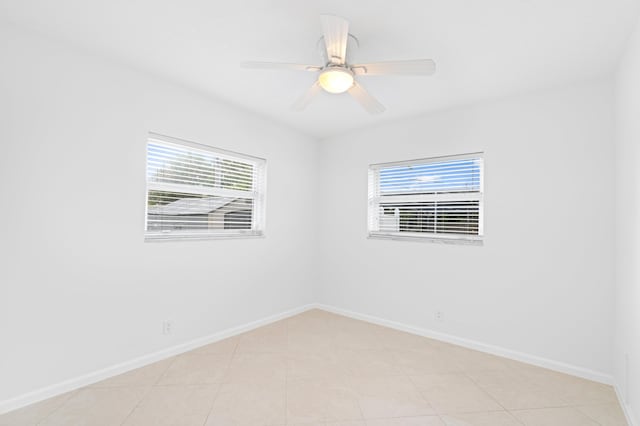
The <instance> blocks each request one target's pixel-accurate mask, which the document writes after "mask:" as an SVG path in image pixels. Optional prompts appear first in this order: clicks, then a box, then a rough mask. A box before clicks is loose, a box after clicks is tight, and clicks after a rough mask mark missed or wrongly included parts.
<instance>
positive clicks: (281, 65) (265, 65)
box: [240, 61, 322, 71]
mask: <svg viewBox="0 0 640 426" xmlns="http://www.w3.org/2000/svg"><path fill="white" fill-rule="evenodd" d="M240 66H241V67H242V68H254V69H274V70H275V69H279V70H280V69H281V70H291V71H320V70H321V69H322V67H319V66H316V65H305V64H289V63H285V62H256V61H249V62H242V63H241V64H240Z"/></svg>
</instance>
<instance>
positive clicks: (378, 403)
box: [0, 310, 627, 426]
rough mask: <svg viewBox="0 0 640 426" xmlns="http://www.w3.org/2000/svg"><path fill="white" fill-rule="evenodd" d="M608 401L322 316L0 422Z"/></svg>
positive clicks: (476, 411) (434, 422) (502, 365)
mask: <svg viewBox="0 0 640 426" xmlns="http://www.w3.org/2000/svg"><path fill="white" fill-rule="evenodd" d="M626 424H627V423H626V422H625V420H624V415H623V414H622V412H621V410H620V407H619V405H618V402H617V400H616V396H615V394H614V391H613V389H612V388H611V387H610V386H605V385H602V384H598V383H594V382H590V381H588V380H583V379H580V378H577V377H572V376H568V375H565V374H560V373H556V372H553V371H550V370H545V369H542V368H538V367H533V366H530V365H526V364H522V363H518V362H515V361H510V360H507V359H504V358H499V357H496V356H492V355H488V354H485V353H481V352H476V351H472V350H469V349H465V348H462V347H459V346H454V345H450V344H446V343H442V342H438V341H435V340H431V339H427V338H423V337H418V336H414V335H411V334H407V333H403V332H399V331H396V330H392V329H388V328H384V327H380V326H377V325H373V324H368V323H365V322H362V321H356V320H352V319H349V318H345V317H342V316H339V315H334V314H330V313H327V312H324V311H320V310H312V311H308V312H305V313H303V314H301V315H297V316H295V317H292V318H289V319H286V320H283V321H279V322H277V323H274V324H271V325H268V326H265V327H261V328H259V329H256V330H253V331H250V332H248V333H245V334H242V335H240V336H237V337H233V338H230V339H227V340H224V341H221V342H217V343H214V344H211V345H208V346H205V347H202V348H199V349H197V350H194V351H191V352H189V353H186V354H183V355H180V356H176V357H173V358H170V359H167V360H164V361H160V362H157V363H155V364H153V365H150V366H147V367H143V368H140V369H137V370H134V371H131V372H128V373H125V374H122V375H120V376H117V377H113V378H111V379H108V380H104V381H102V382H99V383H96V384H94V385H91V386H88V387H85V388H82V389H79V390H77V391H74V392H70V393H68V394H65V395H61V396H58V397H55V398H51V399H49V400H46V401H43V402H40V403H37V404H34V405H32V406H29V407H26V408H23V409H20V410H17V411H14V412H12V413H8V414H6V415H4V416H0V425H11V426H20V425H65V426H74V425H126V426H131V425H154V426H155V425H177V426H183V425H184V426H189V425H198V426H245V425H246V426H253V425H256V426H257V425H264V426H268V425H274V426H281V425H301V426H302V425H309V426H315V425H323V426H463V425H477V426H511V425H514V426H515V425H526V426H588V425H601V426H619V425H626Z"/></svg>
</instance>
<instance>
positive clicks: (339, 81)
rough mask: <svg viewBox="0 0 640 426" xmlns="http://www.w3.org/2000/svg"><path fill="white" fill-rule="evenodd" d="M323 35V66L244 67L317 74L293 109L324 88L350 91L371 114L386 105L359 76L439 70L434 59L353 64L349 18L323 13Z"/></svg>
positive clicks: (257, 64) (258, 64)
mask: <svg viewBox="0 0 640 426" xmlns="http://www.w3.org/2000/svg"><path fill="white" fill-rule="evenodd" d="M320 21H321V23H322V34H323V35H322V37H321V39H320V41H319V42H318V43H320V42H322V44H323V46H322V48H321V52H322V59H323V63H324V65H322V66H318V65H304V64H294V63H281V62H255V61H254V62H243V63H242V64H241V65H242V66H243V67H244V68H263V69H284V70H293V71H309V72H315V73H317V74H318V79H317V80H316V82H315V83H313V85H312V86H311V87H310V88H309V90H307V92H306V93H305V94H304V95H303V96H302V97H300V98H299V99H298V100H297V101H296V102H294V104H293V105H292V108H293V109H294V110H297V111H302V110H303V109H304V108H306V107H307V105H309V103H310V102H311V101H312V100H313V98H314V96H316V95H317V94H318V93H319V92H320V91H321V90H324V91H326V92H328V93H334V94H337V93H344V92H347V93H349V94H350V95H351V96H352V97H353V98H354V99H355V100H356V101H358V103H360V105H362V107H363V108H364V109H365V110H367V111H368V112H369V113H371V114H378V113H381V112H383V111H384V110H385V108H384V106H383V105H382V104H381V103H380V102H378V101H377V100H376V99H375V98H374V97H373V96H371V95H370V94H369V93H368V92H367V91H366V90H365V89H364V88H363V87H362V85H360V83H358V82H357V81H356V77H357V76H365V75H392V74H396V75H399V74H400V75H401V74H404V75H431V74H433V73H434V72H435V70H436V63H435V62H434V61H433V60H432V59H415V60H409V61H386V62H372V63H365V64H352V63H350V62H349V58H348V57H347V53H348V49H347V47H348V46H347V45H348V44H350V43H349V42H351V43H355V44H356V46H357V43H358V40H357V39H356V38H355V37H354V36H353V35H351V34H349V21H347V20H346V19H344V18H341V17H339V16H335V15H320Z"/></svg>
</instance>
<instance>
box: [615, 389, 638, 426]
mask: <svg viewBox="0 0 640 426" xmlns="http://www.w3.org/2000/svg"><path fill="white" fill-rule="evenodd" d="M613 388H614V389H615V390H616V395H617V396H618V401H619V402H620V407H622V411H623V412H624V416H625V417H626V419H627V423H629V426H640V423H638V420H637V419H636V416H635V415H634V414H633V411H632V410H631V407H629V404H627V402H626V400H625V397H624V393H623V392H622V390H620V386H618V383H616V384H615V385H613Z"/></svg>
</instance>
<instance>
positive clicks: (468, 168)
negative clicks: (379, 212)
mask: <svg viewBox="0 0 640 426" xmlns="http://www.w3.org/2000/svg"><path fill="white" fill-rule="evenodd" d="M479 190H480V164H479V162H478V160H476V159H469V160H455V161H446V162H438V163H427V164H415V165H410V166H399V167H388V168H381V169H380V193H381V194H406V193H411V194H419V193H428V194H433V193H447V192H471V191H479Z"/></svg>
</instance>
